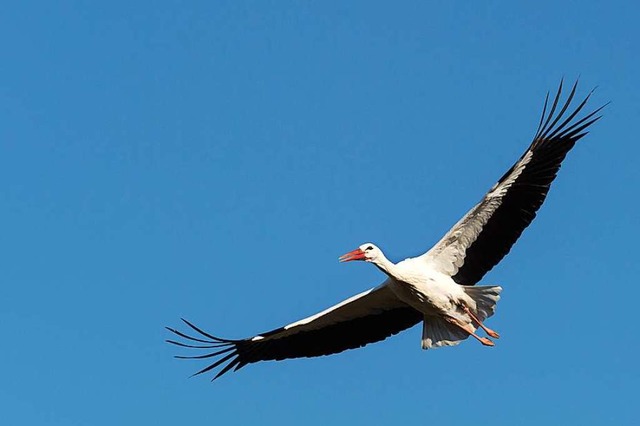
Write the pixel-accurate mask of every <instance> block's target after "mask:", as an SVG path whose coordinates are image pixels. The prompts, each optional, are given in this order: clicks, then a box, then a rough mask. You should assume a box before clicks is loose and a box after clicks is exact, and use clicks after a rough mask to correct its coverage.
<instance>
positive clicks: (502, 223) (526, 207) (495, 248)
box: [452, 82, 604, 285]
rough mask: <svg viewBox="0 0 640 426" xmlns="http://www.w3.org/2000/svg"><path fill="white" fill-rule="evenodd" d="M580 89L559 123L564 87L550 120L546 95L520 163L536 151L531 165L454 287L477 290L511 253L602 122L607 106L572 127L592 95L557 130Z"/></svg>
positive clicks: (474, 246)
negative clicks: (570, 157) (572, 154)
mask: <svg viewBox="0 0 640 426" xmlns="http://www.w3.org/2000/svg"><path fill="white" fill-rule="evenodd" d="M577 84H578V83H577V82H576V83H575V84H574V86H573V88H572V89H571V93H570V94H569V96H568V98H567V100H566V101H565V103H564V105H563V106H562V108H561V109H560V112H559V113H558V114H557V115H556V116H555V117H554V113H555V111H556V108H557V106H558V104H559V100H560V97H561V94H562V82H561V83H560V87H559V88H558V92H557V94H556V96H555V99H554V101H553V105H552V106H551V109H550V111H549V114H548V115H546V117H545V114H546V111H547V103H548V100H549V95H548V94H547V97H546V99H545V104H544V108H543V113H542V117H541V119H540V125H539V126H538V130H537V132H536V135H535V137H534V138H533V142H532V143H531V146H530V147H529V149H528V150H527V151H526V152H525V154H523V156H522V157H521V158H520V160H522V159H523V158H525V156H526V155H527V153H528V152H529V151H531V152H532V157H531V160H530V161H529V163H528V164H526V167H525V168H524V170H523V171H522V173H521V174H520V175H519V176H518V178H517V179H516V180H515V181H514V182H513V184H512V185H511V186H510V187H509V189H508V191H507V193H506V194H505V195H504V196H503V197H502V201H501V204H500V206H499V207H498V208H497V209H496V210H495V212H494V213H493V215H492V216H491V218H490V219H489V220H488V221H487V223H486V224H485V225H484V226H483V228H482V232H480V234H479V235H478V237H477V238H476V240H475V241H474V242H473V243H471V245H470V246H469V247H467V249H466V251H465V259H464V263H463V265H462V266H460V267H459V268H458V271H457V273H456V274H455V275H453V277H452V278H453V280H454V281H455V282H457V283H459V284H464V285H474V284H476V283H477V282H478V281H480V279H481V278H482V277H483V276H484V275H485V274H486V273H487V272H489V271H490V270H491V269H492V268H493V267H494V266H495V265H496V264H497V263H498V262H500V260H502V258H503V257H504V256H506V255H507V253H509V251H510V250H511V247H512V246H513V244H514V243H515V242H516V240H517V239H518V237H520V235H521V234H522V231H524V229H525V228H526V227H527V226H528V225H529V224H530V223H531V221H532V220H533V219H534V218H535V217H536V213H537V211H538V209H539V208H540V206H541V205H542V203H543V202H544V200H545V198H546V196H547V194H548V192H549V188H550V187H551V183H552V182H553V180H554V179H555V177H556V175H557V173H558V170H559V169H560V165H561V163H562V161H563V160H564V158H565V156H566V155H567V153H568V152H569V151H570V150H571V148H573V147H574V145H575V144H576V142H577V141H578V140H579V139H580V138H582V137H583V136H584V135H586V134H587V132H583V130H585V129H586V128H588V127H589V126H590V125H591V124H593V123H595V122H596V121H598V120H599V119H600V117H601V116H596V114H597V113H598V112H600V110H602V108H604V106H602V107H600V108H598V109H597V110H595V111H593V112H591V113H590V114H588V115H587V116H585V117H583V118H582V119H580V120H578V121H576V122H574V123H571V121H572V120H573V119H574V118H575V117H576V116H577V115H578V113H579V112H580V111H581V110H582V109H583V107H584V106H585V105H586V103H587V101H588V100H589V97H590V96H591V93H593V92H591V93H589V95H588V96H587V97H586V98H585V99H584V100H583V101H582V102H581V103H580V104H579V105H578V106H577V107H576V109H575V110H574V111H573V112H572V113H571V114H570V115H569V116H568V117H567V118H566V119H565V120H564V121H562V122H561V123H560V124H559V125H557V124H558V122H560V120H561V119H562V117H563V115H564V114H565V112H566V111H567V109H568V108H569V105H570V104H571V101H572V100H573V97H574V95H575V92H576V87H577ZM543 123H544V124H543ZM556 125H557V126H556ZM518 163H519V162H518ZM518 163H516V164H515V165H514V166H513V167H511V168H510V169H509V170H508V171H507V173H505V174H504V176H502V178H501V179H500V181H499V183H498V185H499V184H500V183H502V182H504V181H505V180H506V179H508V178H509V176H510V175H511V173H512V172H513V171H514V169H515V167H516V166H517V165H518ZM485 201H486V200H485ZM482 208H483V202H481V203H480V204H479V205H478V206H477V207H476V209H475V210H476V212H480V211H481V210H482ZM472 215H473V213H472Z"/></svg>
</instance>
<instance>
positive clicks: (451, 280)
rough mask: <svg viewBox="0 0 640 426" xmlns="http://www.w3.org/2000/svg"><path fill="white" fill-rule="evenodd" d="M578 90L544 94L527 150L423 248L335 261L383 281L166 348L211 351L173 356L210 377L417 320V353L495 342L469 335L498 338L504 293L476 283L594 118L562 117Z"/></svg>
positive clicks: (361, 340) (357, 342)
mask: <svg viewBox="0 0 640 426" xmlns="http://www.w3.org/2000/svg"><path fill="white" fill-rule="evenodd" d="M576 86H577V83H576V85H574V86H573V89H572V90H571V93H570V94H569V96H568V98H567V100H566V102H565V103H564V104H563V106H562V107H561V108H560V111H559V112H558V113H557V114H555V113H556V108H557V107H558V106H559V103H558V102H559V99H560V95H561V93H562V84H560V88H559V89H558V93H557V95H556V97H555V99H554V101H553V104H552V105H551V108H550V110H549V112H548V114H547V106H548V103H547V101H548V96H547V100H546V101H545V105H544V109H543V112H542V118H541V120H540V124H539V126H538V131H537V133H536V135H535V136H534V138H533V142H532V143H531V145H530V146H529V148H528V149H527V150H526V151H525V153H524V154H523V155H522V157H520V159H519V160H518V161H517V162H516V163H515V164H514V165H513V167H511V169H509V170H508V171H507V172H506V173H505V174H504V175H503V176H502V178H500V179H499V180H498V182H497V183H496V184H495V185H494V186H493V187H492V188H491V189H490V190H489V191H488V192H487V194H486V195H485V196H484V197H483V198H482V200H480V202H479V203H478V204H477V205H476V206H474V207H473V208H472V209H471V210H470V211H469V212H468V213H467V214H466V215H465V216H463V217H462V219H460V220H459V221H458V222H457V223H456V224H455V225H454V226H453V227H452V228H451V230H450V231H449V232H447V233H446V234H445V236H444V237H443V238H442V239H441V240H440V241H439V242H438V243H436V244H435V245H434V246H433V247H432V248H431V249H430V250H429V251H427V252H426V253H424V254H422V255H421V256H418V257H414V258H408V259H405V260H403V261H401V262H398V263H393V262H391V261H390V260H388V259H387V258H386V257H385V256H384V254H383V253H382V251H381V250H380V249H379V248H378V247H376V246H375V245H373V244H371V243H367V244H363V245H361V246H360V247H359V248H357V249H356V250H353V251H351V252H349V253H347V254H345V255H344V256H342V257H341V258H340V260H341V261H352V260H363V261H366V262H369V263H373V264H374V265H375V266H376V267H378V268H379V269H380V270H381V271H383V272H384V273H385V274H386V275H387V279H386V281H385V282H383V283H382V284H381V285H379V286H377V287H375V288H372V289H371V290H367V291H365V292H362V293H360V294H358V295H355V296H353V297H351V298H349V299H347V300H345V301H343V302H340V303H338V304H337V305H335V306H332V307H330V308H328V309H326V310H324V311H322V312H319V313H318V314H315V315H312V316H310V317H307V318H304V319H301V320H299V321H296V322H293V323H291V324H288V325H286V326H284V327H281V328H278V329H275V330H271V331H268V332H265V333H260V334H258V335H256V336H253V337H249V338H246V339H240V340H229V339H221V338H219V337H215V336H212V335H211V334H209V333H206V332H205V331H203V330H201V329H200V328H198V327H196V326H195V325H193V324H191V323H190V322H188V321H186V320H184V322H185V323H186V324H187V325H188V326H189V327H190V328H191V329H193V330H195V331H196V332H197V333H198V334H199V336H198V337H194V336H192V335H188V334H186V333H183V332H181V331H178V330H176V329H173V328H168V329H169V330H170V331H171V332H173V333H175V334H176V335H178V336H180V337H181V338H183V339H185V340H183V341H182V342H179V341H174V340H169V342H170V343H173V344H175V345H178V346H182V347H188V348H196V349H207V350H213V352H207V353H205V354H203V355H198V356H179V357H178V358H191V359H209V358H216V357H217V360H216V361H215V362H213V363H212V364H210V365H208V366H206V367H205V368H203V369H202V370H200V371H198V372H197V373H196V374H201V373H205V372H208V371H211V370H213V369H215V368H216V367H218V366H223V367H222V368H221V370H220V371H219V372H218V373H217V374H216V376H215V377H214V379H215V378H217V377H220V376H221V375H223V374H224V373H226V372H227V371H229V370H231V369H234V370H238V369H239V368H242V367H243V366H245V365H247V364H250V363H255V362H259V361H266V360H283V359H287V358H299V357H313V356H320V355H329V354H333V353H338V352H342V351H344V350H347V349H353V348H358V347H362V346H365V345H367V344H369V343H373V342H377V341H380V340H384V339H386V338H387V337H389V336H391V335H394V334H396V333H398V332H400V331H402V330H405V329H407V328H409V327H412V326H414V325H416V324H418V323H420V322H422V324H423V331H422V347H423V348H424V349H430V348H434V347H440V346H453V345H457V344H459V343H460V342H461V341H463V340H464V339H467V338H468V337H469V336H472V337H474V338H475V339H477V340H478V341H480V342H481V343H483V344H484V345H487V346H493V345H494V342H493V341H492V340H491V339H489V338H488V337H480V336H478V335H477V334H476V333H475V332H476V330H477V329H478V328H480V329H482V330H483V331H484V332H486V334H487V335H488V336H489V337H492V338H494V339H496V338H499V335H498V333H496V332H495V331H493V330H491V329H489V328H487V327H486V326H485V325H484V321H485V320H486V319H487V318H489V317H490V316H491V315H493V313H494V312H495V307H496V304H497V302H498V300H499V299H500V292H501V291H502V288H501V287H498V286H476V284H477V283H478V282H479V281H480V279H481V278H482V277H483V276H484V275H485V274H486V273H487V272H488V271H489V270H491V268H493V267H494V266H495V265H496V264H497V263H498V262H500V260H502V258H503V257H504V256H505V255H506V254H507V253H508V252H509V250H510V249H511V247H512V246H513V244H514V243H515V241H516V240H517V239H518V237H519V236H520V234H521V233H522V231H523V230H524V229H525V228H526V227H527V226H528V225H529V224H530V223H531V221H532V220H533V219H534V218H535V216H536V212H537V210H538V209H539V208H540V206H541V205H542V203H543V201H544V199H545V198H546V195H547V193H548V191H549V188H550V186H551V182H552V181H553V180H554V179H555V177H556V174H557V172H558V170H559V169H560V165H561V163H562V161H563V160H564V158H565V156H566V154H567V153H568V152H569V150H571V148H573V146H574V145H575V143H576V142H577V141H578V140H579V139H581V138H582V137H583V136H584V135H585V134H586V133H587V132H586V129H587V128H588V127H589V126H590V125H591V124H592V123H594V122H595V121H597V120H598V119H599V118H600V117H599V116H596V114H597V113H598V111H600V109H602V108H599V109H597V110H595V111H593V112H591V113H589V114H587V115H585V116H584V117H582V118H580V119H576V116H577V115H578V113H579V112H580V111H581V110H582V108H583V107H584V105H585V104H586V102H587V100H588V99H589V96H590V95H589V96H587V97H586V98H585V99H584V100H583V101H582V102H581V103H580V104H579V105H578V107H576V108H575V109H574V110H573V112H571V113H568V117H565V113H566V112H567V109H568V107H569V105H570V104H571V101H572V99H573V97H574V95H575V91H576ZM225 363H226V364H225Z"/></svg>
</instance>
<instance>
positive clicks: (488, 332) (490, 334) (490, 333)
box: [485, 328, 500, 339]
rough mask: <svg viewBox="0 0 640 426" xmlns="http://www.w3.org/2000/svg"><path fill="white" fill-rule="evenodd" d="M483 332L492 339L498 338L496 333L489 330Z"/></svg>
mask: <svg viewBox="0 0 640 426" xmlns="http://www.w3.org/2000/svg"><path fill="white" fill-rule="evenodd" d="M485 331H486V332H487V334H488V335H489V336H491V337H493V338H494V339H499V338H500V335H499V334H498V333H497V332H496V331H493V330H491V329H490V328H487V329H486V330H485Z"/></svg>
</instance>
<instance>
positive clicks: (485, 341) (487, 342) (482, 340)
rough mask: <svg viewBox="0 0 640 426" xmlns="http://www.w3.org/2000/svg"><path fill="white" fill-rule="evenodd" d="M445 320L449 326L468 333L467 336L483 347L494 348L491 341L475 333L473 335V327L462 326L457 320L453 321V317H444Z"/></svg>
mask: <svg viewBox="0 0 640 426" xmlns="http://www.w3.org/2000/svg"><path fill="white" fill-rule="evenodd" d="M445 319H446V320H447V321H449V322H450V323H451V324H453V325H455V326H457V327H460V328H461V329H462V330H464V331H465V332H467V333H469V335H470V336H471V337H474V338H476V339H477V340H478V341H479V342H480V343H482V344H483V345H485V346H494V345H495V343H493V342H492V341H491V339H488V338H486V337H480V336H478V335H477V334H476V333H474V331H473V327H471V325H468V324H462V323H461V322H460V321H458V320H457V319H455V318H453V317H445Z"/></svg>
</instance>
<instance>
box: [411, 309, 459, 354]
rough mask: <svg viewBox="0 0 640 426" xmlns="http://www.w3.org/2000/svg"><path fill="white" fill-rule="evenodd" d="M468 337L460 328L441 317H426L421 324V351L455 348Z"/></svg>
mask: <svg viewBox="0 0 640 426" xmlns="http://www.w3.org/2000/svg"><path fill="white" fill-rule="evenodd" d="M467 337H469V335H468V334H467V333H465V332H464V331H463V330H461V329H460V328H458V327H456V326H455V325H453V324H450V323H449V322H447V321H445V320H444V319H442V318H441V317H436V316H426V315H425V317H424V322H423V323H422V349H431V348H440V347H442V346H455V345H457V344H459V343H460V342H461V341H463V340H464V339H466V338H467Z"/></svg>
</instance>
